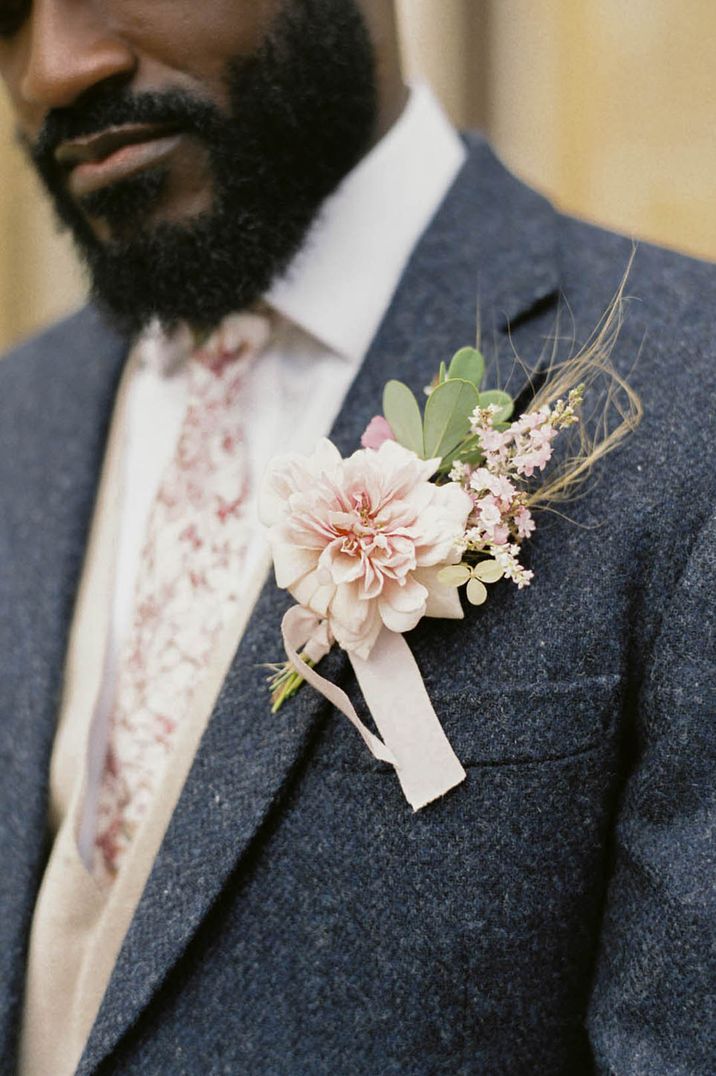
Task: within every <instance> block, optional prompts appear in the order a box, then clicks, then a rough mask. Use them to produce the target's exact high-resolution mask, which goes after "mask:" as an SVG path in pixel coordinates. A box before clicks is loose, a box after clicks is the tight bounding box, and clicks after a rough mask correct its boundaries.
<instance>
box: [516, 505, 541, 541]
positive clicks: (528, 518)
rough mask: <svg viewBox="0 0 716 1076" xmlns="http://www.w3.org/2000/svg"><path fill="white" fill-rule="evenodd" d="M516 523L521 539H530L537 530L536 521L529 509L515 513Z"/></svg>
mask: <svg viewBox="0 0 716 1076" xmlns="http://www.w3.org/2000/svg"><path fill="white" fill-rule="evenodd" d="M515 523H516V525H517V533H518V534H519V536H520V538H529V536H530V535H531V534H532V532H533V531H534V530H536V529H537V528H536V525H535V521H534V520H533V518H532V513H531V512H530V510H529V509H528V508H518V509H517V511H516V512H515Z"/></svg>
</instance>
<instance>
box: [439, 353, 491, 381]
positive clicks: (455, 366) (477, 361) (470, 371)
mask: <svg viewBox="0 0 716 1076" xmlns="http://www.w3.org/2000/svg"><path fill="white" fill-rule="evenodd" d="M447 376H448V378H458V379H461V380H463V381H471V382H472V384H473V385H474V386H475V387H476V388H478V389H479V387H480V385H481V383H482V379H483V377H484V376H485V360H484V359H483V357H482V355H481V354H480V352H479V351H478V350H477V348H474V347H462V348H460V350H459V351H458V352H457V353H456V354H455V355H454V356H453V359H452V362H451V363H450V368H449V370H448V375H447Z"/></svg>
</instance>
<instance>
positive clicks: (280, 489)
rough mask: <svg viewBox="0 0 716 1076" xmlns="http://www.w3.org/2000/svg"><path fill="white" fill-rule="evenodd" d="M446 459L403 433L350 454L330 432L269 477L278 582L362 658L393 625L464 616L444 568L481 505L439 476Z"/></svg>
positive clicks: (266, 504)
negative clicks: (420, 449) (402, 438)
mask: <svg viewBox="0 0 716 1076" xmlns="http://www.w3.org/2000/svg"><path fill="white" fill-rule="evenodd" d="M439 463H440V460H437V459H434V460H421V459H418V457H417V456H416V455H415V453H414V452H410V451H409V450H408V449H406V448H403V447H402V446H401V445H399V444H398V443H397V442H396V441H393V440H387V441H384V442H383V444H382V445H381V446H380V448H378V449H376V450H374V449H361V450H359V451H358V452H355V453H354V454H353V455H352V456H350V457H349V458H348V459H345V460H344V459H342V457H341V455H340V453H339V452H338V450H337V449H336V448H335V446H334V445H333V444H331V442H330V441H327V440H325V439H324V440H322V441H321V442H319V445H318V447H317V449H316V451H315V452H314V453H313V455H312V456H310V457H299V456H295V455H294V456H286V457H284V458H283V459H279V460H276V461H274V463H273V464H272V466H271V468H270V469H269V471H268V473H267V476H266V478H265V480H264V484H263V487H262V491H261V505H260V514H261V518H262V520H263V522H264V523H266V524H267V525H268V526H269V528H270V530H269V541H270V543H271V548H272V551H273V556H274V566H275V570H276V582H277V583H278V585H279V587H283V588H286V589H288V590H289V591H290V592H291V594H292V595H293V597H294V598H295V599H296V601H297V602H298V603H299V605H302V606H304V607H305V608H307V609H310V610H311V611H313V612H314V613H316V614H317V615H318V616H320V617H324V618H325V619H326V620H327V621H328V626H329V629H330V631H331V633H332V634H333V636H334V637H335V639H336V640H337V642H338V643H339V644H340V645H341V646H342V647H343V648H344V649H345V650H347V651H349V652H352V653H356V654H358V655H359V656H360V657H362V658H367V657H368V655H369V654H370V651H371V649H372V647H373V644H374V643H375V641H376V639H377V637H378V635H379V633H380V631H381V629H382V628H383V627H386V628H388V629H389V630H390V631H394V632H406V631H410V630H411V629H412V628H414V627H415V625H416V624H417V623H418V621H419V620H420V619H421V618H422V617H423V616H440V617H452V618H460V617H461V616H462V610H461V607H460V601H459V598H458V596H457V591H456V590H455V589H454V588H451V587H448V586H445V585H444V584H442V583H440V581H439V580H438V578H437V575H438V572H439V571H440V569H441V568H442V567H444V566H445V565H446V564H453V563H455V562H456V561H457V560H459V559H460V554H459V552H458V550H457V548H456V544H457V542H458V541H459V539H460V538H462V535H463V533H464V530H465V525H466V522H467V518H468V516H469V514H470V512H471V511H472V508H473V504H472V500H471V498H470V497H469V495H468V494H467V493H466V492H465V491H464V490H463V489H461V488H460V487H459V486H458V485H457V484H455V483H452V482H450V483H447V484H446V485H441V486H438V485H436V484H434V483H433V482H431V481H430V479H431V477H432V476H433V475H434V473H435V471H436V469H437V467H438V466H439Z"/></svg>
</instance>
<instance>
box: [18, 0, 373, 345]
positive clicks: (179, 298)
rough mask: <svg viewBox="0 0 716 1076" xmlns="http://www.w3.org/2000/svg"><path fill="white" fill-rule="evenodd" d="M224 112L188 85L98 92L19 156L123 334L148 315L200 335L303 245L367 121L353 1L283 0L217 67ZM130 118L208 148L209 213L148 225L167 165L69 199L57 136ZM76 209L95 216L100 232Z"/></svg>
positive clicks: (361, 44)
mask: <svg viewBox="0 0 716 1076" xmlns="http://www.w3.org/2000/svg"><path fill="white" fill-rule="evenodd" d="M227 85H228V88H229V92H230V102H231V107H230V110H229V113H228V114H224V113H223V112H222V111H221V110H220V109H218V108H217V107H216V106H214V105H212V104H210V103H207V102H206V101H205V100H198V99H196V98H194V97H192V96H190V95H188V94H186V93H183V92H178V91H167V92H166V93H143V94H132V93H130V92H129V91H128V90H127V89H123V88H117V87H116V86H110V85H107V86H100V87H98V88H97V90H96V91H95V92H94V93H93V94H92V95H91V97H89V96H87V97H86V98H84V99H83V102H82V104H81V105H80V104H78V105H76V106H74V107H72V108H68V109H62V110H56V111H55V112H53V113H51V114H50V115H49V116H48V118H47V120H46V122H45V125H44V127H43V131H42V133H41V135H40V137H39V138H38V140H37V143H36V144H35V146H34V147H32V148H31V150H30V154H31V157H32V160H33V163H34V164H35V167H36V168H37V170H38V172H39V174H40V176H41V177H42V180H43V182H44V184H45V186H46V187H47V189H48V191H49V192H50V195H51V196H52V199H53V202H54V205H55V210H56V213H57V215H58V217H59V219H60V221H61V223H62V224H63V225H65V226H66V227H67V228H69V230H70V231H71V232H72V235H73V237H74V240H75V244H76V246H77V248H78V250H79V252H80V255H81V257H82V259H83V261H84V262H85V264H86V266H87V267H88V269H89V274H90V279H91V284H92V296H93V298H94V299H95V300H96V301H97V302H98V304H99V305H100V306H101V307H103V308H104V309H105V310H106V312H107V313H108V314H109V315H110V317H111V319H112V320H113V321H114V322H115V323H116V324H117V325H118V326H119V328H120V329H121V330H122V331H124V332H129V333H136V332H137V331H139V330H140V329H142V328H143V327H144V326H146V324H147V323H148V322H149V321H150V320H151V319H152V318H158V319H159V320H160V321H161V322H162V323H163V324H164V326H165V327H171V326H173V325H175V324H176V323H177V322H178V321H180V320H185V321H188V322H189V323H190V324H191V325H193V326H194V327H195V328H197V329H199V330H209V329H211V328H213V327H214V326H216V325H217V324H218V323H219V322H220V321H221V319H222V318H223V317H225V316H226V315H227V314H229V313H231V312H233V311H235V310H240V309H243V308H245V307H247V306H249V305H251V304H252V303H253V302H255V301H256V300H257V299H258V298H259V297H260V296H261V295H262V294H263V293H264V292H265V291H266V290H267V289H268V288H269V286H270V285H271V283H272V281H273V280H274V279H275V278H276V277H277V276H279V275H281V274H282V273H283V272H284V271H285V270H286V268H287V266H288V265H289V263H290V261H291V259H292V258H293V257H294V255H295V254H296V253H297V251H298V249H299V248H300V246H301V243H302V240H303V238H304V236H305V234H306V231H307V229H308V227H309V225H310V224H311V222H312V220H313V219H314V217H315V216H316V214H317V212H318V209H319V207H320V205H321V203H322V202H323V201H324V200H325V198H326V197H327V196H328V195H329V194H330V193H331V192H332V191H333V190H334V189H335V188H336V186H337V185H338V183H339V182H340V180H341V179H342V178H343V177H344V176H345V175H346V173H347V172H348V171H350V169H351V168H352V167H353V166H354V165H355V164H356V163H357V161H358V160H359V159H360V158H361V157H362V156H363V154H364V153H365V151H366V149H367V148H368V146H369V145H370V142H371V139H372V137H373V134H374V130H375V125H376V120H377V111H378V105H377V92H376V86H375V67H374V56H373V50H372V45H371V41H370V38H369V34H368V30H367V27H366V25H365V22H364V20H363V18H362V16H361V14H360V12H359V10H358V8H357V7H356V5H355V2H354V0H291V2H288V3H286V4H285V5H284V7H283V9H282V11H281V13H280V15H279V16H277V18H276V21H275V23H274V26H273V27H272V30H271V32H270V33H269V35H268V36H267V38H266V40H265V42H264V43H263V45H262V47H261V49H260V50H259V51H258V52H257V53H256V54H255V55H254V56H252V57H250V58H248V59H246V58H241V59H238V60H234V61H233V62H232V63H231V64H229V68H228V71H227ZM127 123H151V124H171V125H172V126H176V127H177V128H179V129H180V130H181V131H182V133H185V134H188V135H189V136H191V137H193V138H194V139H196V140H198V141H199V143H200V144H201V145H203V146H204V147H206V149H207V150H208V156H209V161H210V175H211V187H212V207H211V210H210V211H208V212H206V213H202V214H198V215H196V216H195V217H192V218H191V220H190V221H188V222H186V223H160V224H155V225H150V224H149V223H148V221H147V218H148V215H149V214H150V212H151V211H152V210H154V209H155V208H156V207H157V205H158V204H160V202H161V199H162V196H163V195H164V193H165V188H166V181H167V173H166V172H164V171H162V170H161V169H156V170H151V171H147V172H145V173H141V174H139V175H138V176H136V177H133V178H130V179H127V180H124V181H122V182H119V183H116V184H113V185H112V186H110V187H107V188H104V189H101V190H98V191H96V192H95V193H94V194H91V195H88V196H86V197H85V198H84V199H82V201H81V202H80V203H79V205H78V203H77V202H75V201H74V200H73V199H72V198H71V196H70V195H69V193H68V191H67V187H66V177H65V174H64V173H63V171H62V169H61V168H60V166H58V164H57V163H56V161H55V159H54V151H55V149H56V148H57V146H58V145H59V144H60V143H61V142H63V141H66V140H70V139H72V138H77V137H81V136H83V135H88V134H94V133H98V132H100V131H103V130H105V129H106V128H108V127H111V126H118V125H122V124H127ZM85 212H87V213H89V214H90V215H93V216H97V217H100V218H102V219H103V220H104V221H105V222H106V224H107V225H108V226H109V229H110V231H111V235H112V238H111V239H109V240H106V241H104V240H100V239H98V238H97V236H96V235H95V233H94V232H93V231H92V229H91V227H90V225H89V223H88V220H87V217H86V216H85Z"/></svg>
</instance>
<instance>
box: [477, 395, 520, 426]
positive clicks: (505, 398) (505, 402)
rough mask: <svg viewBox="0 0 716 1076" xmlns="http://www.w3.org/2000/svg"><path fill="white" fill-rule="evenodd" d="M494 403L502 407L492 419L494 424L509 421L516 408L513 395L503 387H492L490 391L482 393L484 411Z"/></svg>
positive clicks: (481, 403) (481, 399)
mask: <svg viewBox="0 0 716 1076" xmlns="http://www.w3.org/2000/svg"><path fill="white" fill-rule="evenodd" d="M492 404H496V405H497V407H499V409H500V410H499V411H498V412H497V413H496V414H495V416H494V418H493V420H492V423H493V425H496V424H497V423H498V422H507V420H508V419H509V418H510V417H511V416H512V412H513V411H514V409H515V404H514V400H513V399H512V397H511V396H510V395H509V393H507V392H503V391H502V390H501V389H490V390H489V391H488V392H481V393H480V407H481V409H482V410H483V411H484V410H485V408H487V407H490V406H491V405H492Z"/></svg>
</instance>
